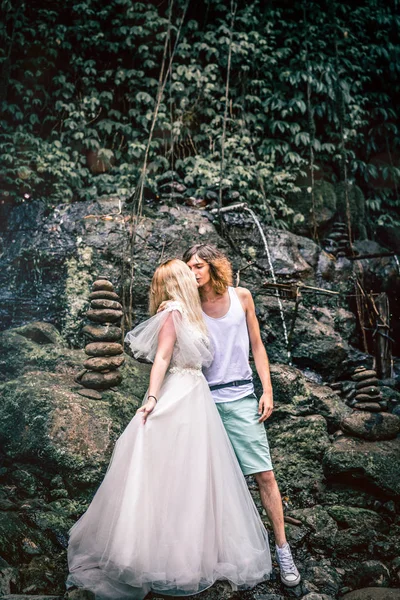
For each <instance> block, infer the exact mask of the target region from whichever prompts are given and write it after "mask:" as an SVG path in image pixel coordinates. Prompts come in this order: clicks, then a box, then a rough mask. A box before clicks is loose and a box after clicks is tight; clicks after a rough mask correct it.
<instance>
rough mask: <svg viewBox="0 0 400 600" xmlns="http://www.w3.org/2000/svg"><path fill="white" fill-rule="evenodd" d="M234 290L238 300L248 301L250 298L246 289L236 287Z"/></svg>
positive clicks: (249, 293)
mask: <svg viewBox="0 0 400 600" xmlns="http://www.w3.org/2000/svg"><path fill="white" fill-rule="evenodd" d="M235 290H236V293H237V295H238V296H239V298H240V299H243V300H248V299H249V298H251V297H252V295H251V292H250V290H248V289H247V288H244V287H237V288H235Z"/></svg>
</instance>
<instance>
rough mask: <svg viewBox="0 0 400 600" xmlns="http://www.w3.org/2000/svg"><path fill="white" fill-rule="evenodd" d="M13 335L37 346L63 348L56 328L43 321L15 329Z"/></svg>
mask: <svg viewBox="0 0 400 600" xmlns="http://www.w3.org/2000/svg"><path fill="white" fill-rule="evenodd" d="M14 331H15V333H18V334H19V335H22V336H23V337H25V338H27V339H29V340H32V341H33V342H36V343H37V344H54V345H56V346H64V342H63V339H62V337H61V334H60V333H59V332H58V330H57V328H56V327H55V326H54V325H52V324H51V323H46V322H44V321H33V322H31V323H27V324H26V325H22V327H16V328H15V329H14Z"/></svg>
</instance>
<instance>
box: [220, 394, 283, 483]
mask: <svg viewBox="0 0 400 600" xmlns="http://www.w3.org/2000/svg"><path fill="white" fill-rule="evenodd" d="M215 405H216V407H217V409H218V412H219V414H220V416H221V419H222V422H223V424H224V426H225V429H226V433H227V434H228V437H229V439H230V441H231V444H232V446H233V449H234V451H235V454H236V456H237V459H238V461H239V464H240V468H241V469H242V471H243V474H244V475H253V474H255V473H262V472H263V471H272V469H273V467H272V461H271V454H270V451H269V444H268V440H267V433H266V431H265V426H264V423H259V422H258V419H259V418H260V415H259V414H258V400H257V397H256V396H255V394H250V395H249V396H245V397H244V398H240V399H239V400H232V401H231V402H216V403H215Z"/></svg>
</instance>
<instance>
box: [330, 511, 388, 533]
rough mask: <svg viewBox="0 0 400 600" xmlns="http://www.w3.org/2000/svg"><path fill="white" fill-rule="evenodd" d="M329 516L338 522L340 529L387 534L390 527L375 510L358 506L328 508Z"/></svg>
mask: <svg viewBox="0 0 400 600" xmlns="http://www.w3.org/2000/svg"><path fill="white" fill-rule="evenodd" d="M326 510H327V512H328V513H329V515H330V516H331V517H332V519H334V520H335V521H336V523H337V524H338V527H339V528H340V529H356V530H365V529H366V530H367V531H371V530H372V529H375V530H377V531H382V532H387V531H388V530H389V525H388V524H387V522H386V521H385V520H384V519H382V517H381V516H380V515H378V513H376V512H375V511H373V510H368V509H365V508H359V507H356V506H338V505H335V506H328V507H326Z"/></svg>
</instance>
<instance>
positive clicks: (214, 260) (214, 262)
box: [182, 244, 233, 294]
mask: <svg viewBox="0 0 400 600" xmlns="http://www.w3.org/2000/svg"><path fill="white" fill-rule="evenodd" d="M195 255H196V256H198V257H199V258H201V259H202V260H204V261H205V262H206V263H207V264H208V265H209V266H210V279H211V285H212V287H213V289H214V292H215V293H216V294H223V293H224V292H225V291H226V289H227V287H228V286H231V285H232V280H233V279H232V265H231V263H230V261H229V259H228V258H227V257H226V256H225V254H224V253H223V252H221V250H218V248H217V247H216V246H213V245H212V244H195V245H194V246H192V247H191V248H189V249H188V250H186V252H185V253H184V255H183V259H182V260H183V261H184V262H185V263H188V262H189V260H190V259H191V258H192V256H195Z"/></svg>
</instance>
